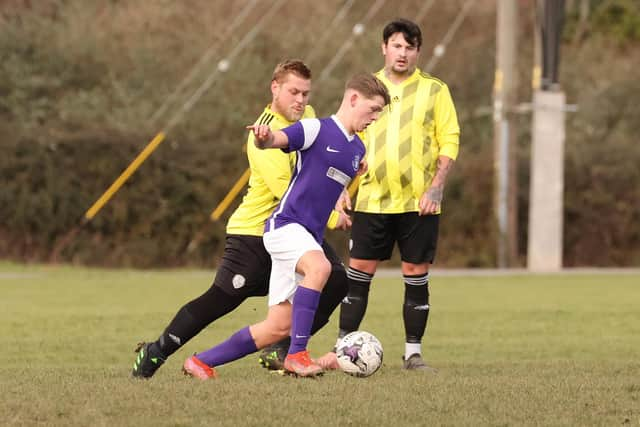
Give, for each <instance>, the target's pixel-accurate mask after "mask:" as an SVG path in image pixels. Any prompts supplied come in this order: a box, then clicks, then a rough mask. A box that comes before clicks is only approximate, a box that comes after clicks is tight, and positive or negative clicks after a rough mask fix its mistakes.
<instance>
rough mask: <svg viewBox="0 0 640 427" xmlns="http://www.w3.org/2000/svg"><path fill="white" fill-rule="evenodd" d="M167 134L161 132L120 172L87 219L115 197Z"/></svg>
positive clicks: (90, 211) (87, 214) (88, 213)
mask: <svg viewBox="0 0 640 427" xmlns="http://www.w3.org/2000/svg"><path fill="white" fill-rule="evenodd" d="M164 137H165V134H164V133H163V132H159V133H158V134H157V135H156V136H155V137H154V138H153V139H152V140H151V142H150V143H149V144H147V146H146V147H145V148H144V150H142V151H141V152H140V154H138V157H136V158H135V159H134V160H133V161H132V162H131V164H130V165H129V166H128V167H127V168H126V169H125V170H124V172H122V173H121V174H120V176H119V177H118V178H117V179H116V180H115V181H114V182H113V184H111V186H110V187H109V188H108V189H107V191H105V192H104V193H103V194H102V196H100V198H99V199H98V200H96V202H95V203H94V204H93V206H91V207H90V208H89V210H87V212H86V213H85V214H84V217H85V221H91V220H92V219H93V217H94V216H96V214H97V213H98V211H99V210H100V209H102V207H103V206H104V205H105V204H106V203H107V202H108V201H109V199H111V197H113V195H114V194H115V193H116V191H118V190H119V189H120V187H122V184H124V183H125V182H126V180H127V179H129V177H130V176H131V175H132V174H133V173H134V172H135V171H136V169H138V168H139V167H140V165H141V164H142V162H144V161H145V160H146V158H147V157H149V155H150V154H151V153H152V152H153V150H155V149H156V148H157V147H158V145H160V143H161V142H162V141H163V140H164Z"/></svg>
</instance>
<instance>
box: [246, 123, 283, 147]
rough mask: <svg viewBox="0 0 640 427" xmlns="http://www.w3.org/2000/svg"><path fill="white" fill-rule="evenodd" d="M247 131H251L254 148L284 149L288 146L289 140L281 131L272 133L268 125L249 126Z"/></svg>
mask: <svg viewBox="0 0 640 427" xmlns="http://www.w3.org/2000/svg"><path fill="white" fill-rule="evenodd" d="M247 129H249V130H251V131H253V135H254V136H255V141H254V142H255V144H256V147H258V148H260V149H264V148H286V147H288V146H289V138H288V137H287V134H286V133H284V132H282V131H279V130H277V131H275V132H274V131H272V130H271V129H270V128H269V126H268V125H250V126H247Z"/></svg>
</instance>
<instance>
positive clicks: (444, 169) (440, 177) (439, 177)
mask: <svg viewBox="0 0 640 427" xmlns="http://www.w3.org/2000/svg"><path fill="white" fill-rule="evenodd" d="M453 163H454V160H453V159H450V158H449V157H446V156H440V157H438V160H437V161H436V175H435V176H434V177H433V185H434V186H440V187H443V186H444V183H445V181H446V180H447V175H448V174H449V171H450V170H451V168H452V167H453Z"/></svg>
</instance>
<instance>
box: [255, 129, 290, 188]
mask: <svg viewBox="0 0 640 427" xmlns="http://www.w3.org/2000/svg"><path fill="white" fill-rule="evenodd" d="M247 156H248V157H249V165H250V167H251V174H252V175H255V176H258V177H260V178H262V180H263V181H264V183H265V184H266V185H267V187H269V190H270V191H271V193H272V194H273V195H274V197H276V198H278V199H281V198H282V196H283V194H284V192H285V191H287V187H288V186H289V181H290V180H291V169H292V165H291V161H290V158H289V156H288V155H286V154H284V153H282V152H281V151H280V150H261V149H259V148H257V147H256V146H255V144H254V136H253V132H250V133H249V139H248V140H247Z"/></svg>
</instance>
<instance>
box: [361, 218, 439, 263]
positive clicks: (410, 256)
mask: <svg viewBox="0 0 640 427" xmlns="http://www.w3.org/2000/svg"><path fill="white" fill-rule="evenodd" d="M439 222H440V215H423V216H420V215H418V213H417V212H406V213H399V214H372V213H364V212H354V214H353V225H352V227H351V241H350V242H349V247H350V251H351V258H356V259H367V260H379V261H384V260H387V259H389V258H391V254H392V252H393V246H394V244H395V243H396V242H397V243H398V248H399V249H400V257H401V259H402V261H404V262H409V263H411V264H422V263H425V262H428V263H431V264H433V261H434V259H435V256H436V246H437V243H438V224H439Z"/></svg>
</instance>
